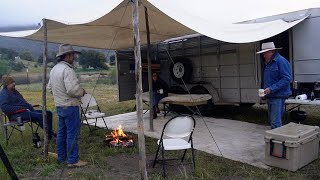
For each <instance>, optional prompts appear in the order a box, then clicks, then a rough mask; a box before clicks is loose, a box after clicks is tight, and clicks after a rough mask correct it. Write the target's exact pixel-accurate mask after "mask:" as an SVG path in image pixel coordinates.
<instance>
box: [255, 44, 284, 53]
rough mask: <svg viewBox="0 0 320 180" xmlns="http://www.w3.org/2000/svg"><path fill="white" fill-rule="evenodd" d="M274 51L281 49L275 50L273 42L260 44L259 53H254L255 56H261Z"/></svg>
mask: <svg viewBox="0 0 320 180" xmlns="http://www.w3.org/2000/svg"><path fill="white" fill-rule="evenodd" d="M276 49H282V47H281V48H276V46H275V45H274V43H273V42H266V43H262V45H261V51H258V52H256V54H261V53H264V52H267V51H272V50H276Z"/></svg>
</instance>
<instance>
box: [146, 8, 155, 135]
mask: <svg viewBox="0 0 320 180" xmlns="http://www.w3.org/2000/svg"><path fill="white" fill-rule="evenodd" d="M144 17H145V21H146V30H147V44H148V45H147V46H148V47H147V58H148V84H149V99H150V106H149V130H150V131H154V129H153V113H154V111H153V106H152V99H153V91H152V69H151V58H150V29H149V17H148V9H147V7H144Z"/></svg>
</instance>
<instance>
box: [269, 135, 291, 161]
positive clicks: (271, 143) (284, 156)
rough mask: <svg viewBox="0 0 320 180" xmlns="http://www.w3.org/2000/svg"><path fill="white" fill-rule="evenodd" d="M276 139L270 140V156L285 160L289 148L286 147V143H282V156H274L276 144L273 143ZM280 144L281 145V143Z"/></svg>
mask: <svg viewBox="0 0 320 180" xmlns="http://www.w3.org/2000/svg"><path fill="white" fill-rule="evenodd" d="M273 140H274V139H270V156H273V157H277V158H283V159H285V158H286V156H287V154H286V152H287V147H286V146H285V145H284V143H285V142H284V141H282V142H281V144H282V155H280V154H274V153H273V149H274V142H273ZM279 144H280V143H279Z"/></svg>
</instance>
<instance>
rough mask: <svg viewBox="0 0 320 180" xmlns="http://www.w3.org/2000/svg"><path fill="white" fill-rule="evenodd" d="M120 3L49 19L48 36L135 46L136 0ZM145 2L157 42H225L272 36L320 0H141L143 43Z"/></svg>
mask: <svg viewBox="0 0 320 180" xmlns="http://www.w3.org/2000/svg"><path fill="white" fill-rule="evenodd" d="M75 6H76V4H75ZM92 6H94V4H92ZM114 6H115V7H114V8H113V9H112V8H111V7H109V9H112V10H111V11H106V14H105V15H103V16H102V17H100V18H98V19H96V20H94V21H92V22H87V23H80V24H79V23H76V24H74V23H72V22H71V23H70V22H69V23H68V24H69V25H67V24H64V23H61V22H57V21H53V20H48V22H47V26H48V41H49V42H55V43H70V44H73V45H78V46H87V47H93V48H103V49H125V48H129V47H133V35H132V18H131V16H132V10H131V3H130V1H128V0H124V1H122V2H121V3H120V4H119V5H117V6H116V5H114ZM145 7H146V8H147V9H148V17H149V24H150V25H149V26H150V36H151V41H152V42H160V41H163V40H166V39H169V38H174V37H179V36H184V35H190V34H194V33H200V34H203V35H206V36H208V37H211V38H214V39H217V40H221V41H225V42H232V43H245V42H254V41H259V40H261V39H265V38H269V37H271V36H274V35H276V34H279V33H281V32H283V31H285V30H287V29H289V28H291V27H292V26H294V25H296V24H298V23H299V22H301V21H303V19H305V18H306V17H307V15H308V14H310V11H301V10H305V9H309V8H316V7H320V3H319V1H303V2H302V1H298V0H290V1H289V0H283V1H276V0H268V1H261V2H260V1H259V5H257V2H256V1H254V0H242V1H233V0H224V1H215V0H197V1H192V2H191V1H185V0H173V1H167V0H149V1H147V0H140V3H139V16H140V24H139V26H140V37H141V43H142V44H146V39H147V38H146V35H147V33H146V25H145ZM75 8H76V7H75ZM297 11H299V13H297ZM292 12H295V13H292ZM284 13H286V14H284ZM278 14H284V17H278V19H274V18H273V19H272V18H270V19H268V18H266V19H264V20H263V22H258V23H256V22H253V23H251V22H247V23H238V22H243V21H248V20H253V19H258V18H264V17H273V16H274V15H278ZM293 15H294V16H295V17H294V18H293V19H295V20H293V21H289V22H287V21H285V20H283V18H285V17H291V16H293ZM291 19H292V17H291ZM27 33H29V34H27ZM0 35H4V36H13V37H24V38H27V39H32V40H43V27H41V28H40V29H38V30H36V31H27V32H26V31H23V32H10V33H0Z"/></svg>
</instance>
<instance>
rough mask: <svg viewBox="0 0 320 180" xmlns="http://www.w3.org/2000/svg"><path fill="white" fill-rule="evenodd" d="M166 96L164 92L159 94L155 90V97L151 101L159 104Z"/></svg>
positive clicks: (153, 104) (155, 104) (152, 103)
mask: <svg viewBox="0 0 320 180" xmlns="http://www.w3.org/2000/svg"><path fill="white" fill-rule="evenodd" d="M164 97H166V96H165V95H164V94H159V93H157V92H153V99H152V101H151V105H152V106H158V104H159V101H160V100H161V99H162V98H164Z"/></svg>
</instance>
